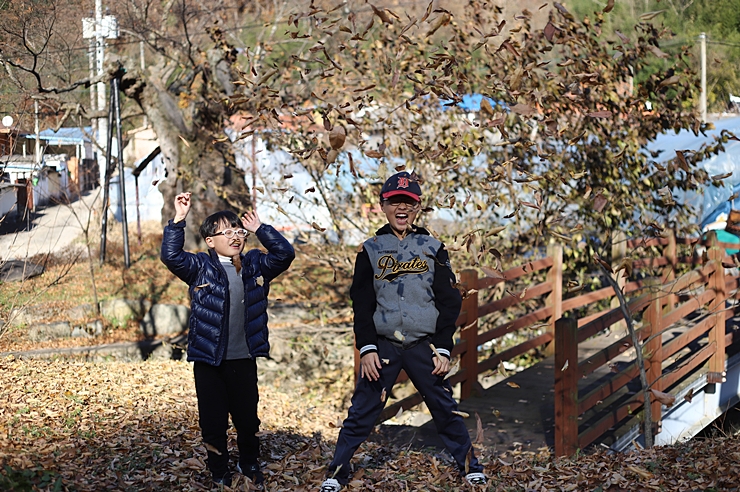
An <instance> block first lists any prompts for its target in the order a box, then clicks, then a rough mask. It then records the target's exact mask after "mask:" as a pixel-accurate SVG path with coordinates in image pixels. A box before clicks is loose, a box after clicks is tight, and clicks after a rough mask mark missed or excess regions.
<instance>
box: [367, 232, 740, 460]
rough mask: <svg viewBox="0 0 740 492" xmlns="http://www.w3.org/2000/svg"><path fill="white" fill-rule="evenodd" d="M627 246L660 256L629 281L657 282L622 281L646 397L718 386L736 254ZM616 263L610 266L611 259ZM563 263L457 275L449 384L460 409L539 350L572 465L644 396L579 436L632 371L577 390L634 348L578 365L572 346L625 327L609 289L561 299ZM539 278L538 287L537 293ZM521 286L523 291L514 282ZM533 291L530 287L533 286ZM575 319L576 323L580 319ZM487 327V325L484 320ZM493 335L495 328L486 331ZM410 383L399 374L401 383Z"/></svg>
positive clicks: (414, 399)
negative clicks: (677, 360)
mask: <svg viewBox="0 0 740 492" xmlns="http://www.w3.org/2000/svg"><path fill="white" fill-rule="evenodd" d="M678 245H681V246H682V247H690V248H695V247H696V246H699V245H706V246H709V248H708V253H707V255H705V256H699V255H696V254H693V252H692V254H684V255H678ZM624 246H626V248H628V249H630V250H633V251H634V250H635V249H637V248H640V247H642V248H662V252H661V253H662V254H660V256H655V257H647V258H644V259H640V260H636V261H634V262H633V268H634V271H635V275H633V278H634V277H637V275H638V274H639V273H640V272H649V271H651V272H657V275H656V276H654V277H643V278H640V279H639V280H632V281H629V279H624V280H622V281H621V286H622V291H623V292H624V294H625V295H628V296H629V297H630V299H629V304H628V309H629V312H630V313H631V315H632V317H635V318H636V319H638V320H639V321H640V322H641V323H640V324H641V326H639V327H638V328H639V329H638V336H639V339H640V341H642V342H645V341H646V340H647V342H646V343H645V346H644V348H643V351H644V352H645V353H646V354H648V357H646V365H647V366H648V382H649V384H650V385H651V388H652V389H656V390H658V391H664V390H666V389H668V388H670V387H671V386H672V385H674V384H675V383H676V382H677V381H678V380H680V379H681V378H683V377H684V376H685V375H687V374H688V373H690V372H691V371H694V370H696V369H697V368H698V367H700V366H701V365H703V364H704V363H705V362H707V361H709V372H708V374H707V381H708V382H713V381H720V380H721V378H722V377H723V372H724V364H725V345H726V344H728V343H731V342H732V338H727V337H731V335H728V336H727V337H726V336H725V333H724V326H725V317H726V316H727V317H729V316H730V312H728V311H725V310H724V309H723V307H724V303H725V300H726V299H727V298H728V292H731V291H732V292H734V293H733V297H738V294H737V293H736V291H737V289H738V285H739V282H740V279H738V277H733V276H730V275H727V274H725V267H726V266H731V261H730V260H729V259H728V258H726V257H725V254H724V249H722V248H725V247H726V248H731V247H737V246H738V245H730V244H723V243H718V242H717V241H716V238H713V239H712V240H711V241H699V240H696V239H681V238H679V239H676V238H673V237H668V238H651V239H648V240H631V241H625V242H624ZM613 256H615V254H614V252H613ZM562 258H563V256H562V249H561V248H560V247H558V246H553V247H551V248H549V250H548V256H547V257H546V258H544V259H540V260H536V261H532V262H528V263H526V264H524V265H519V266H517V267H514V268H511V269H509V270H506V271H504V272H502V273H501V275H500V276H499V275H496V276H487V277H483V278H479V277H478V274H477V272H476V271H475V270H465V271H463V272H462V275H461V279H460V280H461V283H462V284H463V285H464V287H465V288H466V290H467V292H468V295H467V296H466V297H465V299H464V300H463V306H462V310H461V314H460V316H459V318H458V320H457V326H459V327H460V331H459V340H458V341H457V343H456V344H455V346H454V348H453V350H452V356H453V357H456V356H459V357H460V364H459V369H458V370H457V372H455V373H454V374H453V375H452V376H450V383H451V384H453V385H455V384H457V383H460V399H461V400H464V399H466V398H469V397H470V396H471V395H473V394H475V393H477V392H479V391H481V389H482V388H481V387H480V384H479V383H478V375H479V374H481V373H484V372H487V371H490V370H493V369H495V368H497V367H498V366H499V364H500V363H502V362H505V361H509V360H511V359H514V358H516V357H519V356H521V355H522V354H525V353H527V352H529V351H530V350H532V349H535V348H538V349H540V350H541V351H542V352H544V354H545V355H554V356H555V381H554V383H555V452H556V454H558V455H570V454H573V453H575V452H576V450H577V449H582V448H584V447H585V446H587V445H589V444H591V443H593V442H594V441H595V440H596V439H598V438H599V437H600V436H601V435H602V434H603V433H604V432H605V431H606V430H607V429H609V428H610V427H612V426H613V425H614V424H615V423H617V422H619V421H620V420H622V419H624V418H625V417H626V416H628V415H629V414H635V412H638V411H639V410H640V407H641V405H642V394H641V393H640V394H638V395H633V398H631V399H630V401H629V402H627V403H620V405H619V406H618V407H617V408H613V409H610V411H609V412H605V413H604V415H603V416H600V417H598V418H596V420H595V421H594V422H589V424H588V426H583V425H581V426H580V427H585V428H584V429H583V430H579V422H581V421H580V420H579V418H582V417H583V416H584V415H586V414H589V413H595V409H596V408H597V407H601V406H603V403H602V402H606V401H608V400H609V398H610V397H612V395H615V394H616V393H617V392H619V391H620V390H621V389H622V388H624V387H625V386H626V385H627V383H629V382H630V381H632V380H633V379H635V378H636V377H637V376H638V374H639V369H638V367H637V364H636V362H633V363H631V364H629V365H627V366H626V367H624V368H623V369H621V370H620V371H619V372H617V373H614V374H612V376H611V377H610V378H608V380H607V381H606V382H604V383H603V384H601V385H600V386H598V387H596V388H590V389H589V391H588V393H585V394H580V393H579V390H578V382H579V381H580V380H581V379H582V378H584V377H586V376H588V375H589V374H591V373H593V372H595V371H597V370H598V369H599V368H602V367H604V366H605V365H606V364H609V363H610V361H612V360H613V359H614V357H616V356H618V355H620V354H622V353H624V352H625V351H626V350H628V349H630V348H631V347H632V341H631V339H630V337H629V336H625V337H623V338H621V339H619V340H616V341H615V342H613V343H612V344H611V345H609V346H608V347H606V348H604V349H603V350H601V351H599V352H598V353H596V354H594V355H592V356H591V357H589V358H588V359H586V360H583V361H579V360H578V344H579V343H581V342H583V341H585V340H587V339H589V338H591V337H593V336H595V335H597V334H599V333H600V332H602V331H604V330H606V329H609V328H611V327H613V325H615V324H618V323H624V317H623V315H622V311H621V309H620V307H619V306H618V304H617V303H615V302H614V300H612V299H613V298H614V290H613V289H612V288H611V287H606V288H602V289H599V290H596V291H592V292H587V293H585V294H580V295H577V296H574V297H570V298H566V299H563V296H564V285H563V259H562ZM681 265H684V269H686V270H688V269H689V268H691V267H694V266H695V265H697V266H696V267H695V268H694V269H693V270H690V271H688V272H687V273H685V274H683V275H680V276H678V278H677V279H676V276H677V275H676V272H677V271H678V269H679V267H680V266H681ZM525 277H532V278H530V279H527V280H530V282H529V283H530V285H529V286H528V287H526V288H523V289H522V290H519V291H517V292H511V291H508V290H507V291H506V295H504V296H502V297H501V298H499V299H495V300H491V301H488V302H484V303H483V304H480V300H481V299H488V298H491V296H490V295H488V296H484V295H483V294H484V293H487V292H490V289H492V288H495V287H497V286H499V284H501V283H505V285H509V286H513V285H514V284H515V283H516V282H515V281H517V280H518V279H519V280H525ZM534 278H537V279H539V280H541V281H539V282H538V283H535V282H537V280H533V279H534ZM520 283H521V284H522V285H523V284H524V283H523V282H520ZM532 283H534V285H531V284H532ZM689 288H693V289H696V290H700V291H703V292H702V293H701V294H699V295H696V296H685V295H682V293H683V292H684V291H686V290H687V289H689ZM532 300H535V301H537V305H538V307H537V308H535V309H534V310H531V311H528V312H527V311H526V310H522V309H521V308H520V309H519V311H520V312H521V311H524V312H523V314H520V315H519V316H517V317H515V318H514V319H511V320H508V321H504V322H501V323H498V324H496V323H491V322H490V321H488V322H486V323H484V324H483V326H484V328H485V330H484V331H481V329H480V328H481V319H482V318H486V317H489V316H490V315H492V314H494V313H501V312H503V311H505V310H507V309H510V308H516V307H517V306H519V305H520V304H522V303H524V302H527V301H532ZM606 300H612V301H611V302H612V303H611V306H614V307H609V308H607V309H601V310H596V311H597V312H593V311H594V309H593V306H594V305H596V303H600V304H599V305H604V304H605V303H604V301H606ZM584 308H590V311H592V313H591V314H588V315H585V316H580V317H577V315H576V314H575V313H576V311H577V310H583V309H584ZM701 309H704V310H705V311H707V312H709V313H711V314H710V315H708V316H705V317H704V318H703V319H702V320H701V321H699V322H698V323H696V324H695V325H694V326H693V327H692V328H691V329H690V330H689V331H687V332H685V333H683V334H682V335H681V336H679V337H677V338H675V339H673V340H671V341H670V342H669V343H666V344H665V345H663V344H662V341H661V336H660V334H661V333H662V330H664V329H665V328H666V327H668V326H670V325H672V324H674V323H675V322H677V321H679V320H681V319H683V318H685V317H686V316H687V315H690V314H691V313H695V312H697V311H698V310H701ZM576 318H577V319H576ZM488 319H489V320H490V318H488ZM491 325H493V326H491ZM533 325H541V326H543V327H544V330H540V331H536V332H534V334H532V333H531V332H530V331H529V330H528V331H527V332H523V330H524V329H526V328H530V327H532V326H533ZM515 332H519V333H520V334H521V336H520V337H518V338H519V340H521V341H520V342H519V343H516V344H515V345H513V346H510V347H507V348H506V349H504V350H501V351H499V352H496V353H494V354H492V355H490V356H487V357H485V358H483V359H482V360H481V357H480V352H481V351H480V350H479V348H480V347H481V346H484V345H485V344H487V342H495V341H499V340H501V339H502V338H503V337H505V336H507V335H508V334H511V333H515ZM707 333H708V334H709V342H708V343H707V344H705V346H704V347H703V348H702V349H701V350H699V351H698V352H697V353H695V354H693V355H692V357H690V358H689V359H688V360H687V361H685V362H684V363H683V364H682V365H680V366H679V367H677V368H672V370H671V371H670V372H665V371H664V370H663V367H662V363H663V361H664V360H666V359H667V358H669V357H670V356H672V355H675V354H676V353H678V352H679V351H681V350H683V349H684V348H685V347H686V346H687V345H688V344H689V343H692V342H695V341H696V340H697V339H698V338H701V337H702V336H704V335H705V334H707ZM358 368H359V355H358V354H357V352H356V359H355V369H356V370H357V369H358ZM406 380H408V377H407V376H406V374H405V373H404V372H402V373H401V375H400V376H399V378H398V381H397V382H403V381H406ZM422 401H423V399H422V397H421V395H419V394H418V393H415V394H412V395H411V396H408V397H406V398H404V399H402V400H400V401H397V402H395V403H394V404H392V405H389V406H387V407H386V408H385V409H384V410H383V413H382V414H381V417H380V421H384V420H387V419H389V418H392V417H393V416H395V415H397V414H398V412H399V410H400V409H404V410H406V409H409V408H411V407H413V406H415V405H418V404H420V403H422ZM651 409H652V410H653V412H652V415H653V418H654V419H655V426H656V429H657V430H658V431H659V430H660V411H661V410H660V404H659V403H658V402H656V401H653V402H651Z"/></svg>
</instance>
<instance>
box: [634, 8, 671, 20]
mask: <svg viewBox="0 0 740 492" xmlns="http://www.w3.org/2000/svg"><path fill="white" fill-rule="evenodd" d="M663 12H665V9H664V10H655V11H653V12H645V13H644V14H642V15H641V16H640V20H644V21H649V20H651V19H654V18H655V17H657V16H659V15H660V14H662V13H663Z"/></svg>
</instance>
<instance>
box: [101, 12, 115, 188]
mask: <svg viewBox="0 0 740 492" xmlns="http://www.w3.org/2000/svg"><path fill="white" fill-rule="evenodd" d="M95 60H96V62H97V68H98V76H100V75H102V74H103V64H104V63H105V37H104V36H103V0H95ZM97 93H98V111H102V110H104V109H105V103H106V101H105V82H103V81H102V80H100V81H98V84H97ZM107 135H108V120H107V119H106V118H98V143H99V145H101V146H102V150H101V152H98V171H99V172H100V178H101V179H100V181H101V182H102V181H103V179H105V164H106V163H105V154H106V151H107V149H106V144H107V142H106V143H103V142H104V140H103V139H104V138H105V137H104V136H107ZM119 145H120V142H119Z"/></svg>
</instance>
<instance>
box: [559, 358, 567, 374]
mask: <svg viewBox="0 0 740 492" xmlns="http://www.w3.org/2000/svg"><path fill="white" fill-rule="evenodd" d="M568 362H569V361H567V360H566V361H565V364H563V367H561V368H560V372H563V371H565V370H566V369H568Z"/></svg>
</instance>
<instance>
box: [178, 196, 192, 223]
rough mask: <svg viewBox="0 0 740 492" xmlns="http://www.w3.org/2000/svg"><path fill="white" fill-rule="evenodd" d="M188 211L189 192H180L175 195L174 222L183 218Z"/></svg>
mask: <svg viewBox="0 0 740 492" xmlns="http://www.w3.org/2000/svg"><path fill="white" fill-rule="evenodd" d="M188 212H190V192H189V191H186V192H185V193H180V194H179V195H177V196H176V197H175V222H180V221H182V220H185V217H187V216H188Z"/></svg>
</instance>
